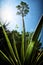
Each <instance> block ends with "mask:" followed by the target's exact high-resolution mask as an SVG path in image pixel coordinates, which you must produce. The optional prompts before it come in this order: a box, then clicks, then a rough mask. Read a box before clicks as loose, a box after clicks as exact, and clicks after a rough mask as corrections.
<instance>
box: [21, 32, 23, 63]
mask: <svg viewBox="0 0 43 65" xmlns="http://www.w3.org/2000/svg"><path fill="white" fill-rule="evenodd" d="M21 62H22V64H24V32H23V33H22V44H21Z"/></svg>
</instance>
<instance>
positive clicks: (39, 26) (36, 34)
mask: <svg viewBox="0 0 43 65" xmlns="http://www.w3.org/2000/svg"><path fill="white" fill-rule="evenodd" d="M42 27H43V16H42V17H41V18H40V21H39V23H38V25H37V26H36V29H35V32H34V34H33V36H32V40H33V41H36V40H37V39H38V37H39V34H40V32H41V29H42Z"/></svg>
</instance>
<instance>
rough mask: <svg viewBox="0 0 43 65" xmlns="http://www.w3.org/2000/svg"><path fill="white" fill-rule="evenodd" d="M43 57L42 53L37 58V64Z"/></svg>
mask: <svg viewBox="0 0 43 65" xmlns="http://www.w3.org/2000/svg"><path fill="white" fill-rule="evenodd" d="M42 56H43V52H42V53H40V54H39V55H38V56H37V57H36V62H38V61H39V60H40V58H41V57H42Z"/></svg>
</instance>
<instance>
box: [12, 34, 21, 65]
mask: <svg viewBox="0 0 43 65" xmlns="http://www.w3.org/2000/svg"><path fill="white" fill-rule="evenodd" d="M12 37H13V48H14V51H15V53H16V56H17V59H18V62H19V64H20V65H21V62H20V59H19V55H18V51H17V47H16V41H15V39H14V35H12Z"/></svg>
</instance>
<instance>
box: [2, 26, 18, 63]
mask: <svg viewBox="0 0 43 65" xmlns="http://www.w3.org/2000/svg"><path fill="white" fill-rule="evenodd" d="M1 26H2V25H1ZM2 29H3V33H4V35H5V38H6V41H7V45H8V48H9V52H10V54H11V56H12V58H13V59H14V61H16V63H18V61H17V59H16V56H15V54H14V51H13V48H12V46H11V43H10V40H9V38H8V35H7V33H6V31H5V29H4V27H3V26H2Z"/></svg>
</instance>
